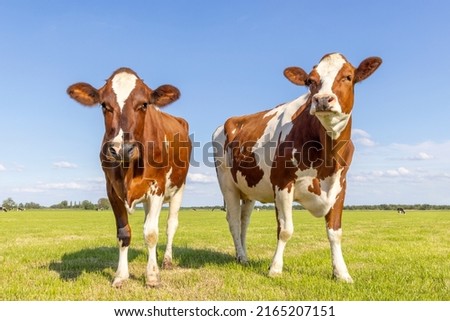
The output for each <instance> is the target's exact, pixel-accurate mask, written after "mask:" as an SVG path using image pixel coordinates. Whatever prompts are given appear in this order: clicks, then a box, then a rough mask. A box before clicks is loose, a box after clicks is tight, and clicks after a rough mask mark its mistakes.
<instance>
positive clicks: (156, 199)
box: [67, 68, 191, 287]
mask: <svg viewBox="0 0 450 321" xmlns="http://www.w3.org/2000/svg"><path fill="white" fill-rule="evenodd" d="M67 93H68V94H69V95H70V97H72V98H73V99H75V100H76V101H78V102H79V103H81V104H83V105H85V106H94V105H101V107H102V110H103V115H104V119H105V134H104V137H103V143H102V148H101V152H100V160H101V163H102V167H103V171H104V173H105V178H106V190H107V193H108V198H109V201H110V202H111V207H112V209H113V211H114V215H115V219H116V226H117V238H118V242H119V264H118V268H117V272H116V275H115V278H114V281H113V283H112V284H113V286H115V287H120V286H121V285H122V283H123V282H124V281H125V280H127V279H128V278H129V272H128V247H129V245H130V241H131V228H130V225H129V223H128V214H130V213H132V211H133V209H134V206H135V205H136V204H137V203H139V202H143V203H144V210H145V223H144V240H145V243H146V244H147V247H148V252H149V256H148V263H147V272H146V284H147V286H151V287H154V286H158V285H159V284H160V275H159V268H158V264H157V257H156V246H157V242H158V235H159V231H158V221H159V215H160V211H161V207H162V205H163V203H167V202H169V203H170V205H169V217H168V221H167V247H166V251H165V254H164V261H163V267H164V268H170V267H171V265H172V241H173V237H174V234H175V231H176V229H177V226H178V210H179V208H180V205H181V199H182V195H183V190H184V186H185V181H186V174H187V171H188V167H189V158H190V154H191V142H190V139H189V136H188V124H187V122H186V121H185V120H184V119H181V118H178V117H174V116H171V115H169V114H166V113H164V112H162V111H161V110H160V107H164V106H166V105H168V104H170V103H172V102H174V101H175V100H177V99H178V98H179V96H180V92H179V91H178V89H177V88H175V87H174V86H171V85H163V86H160V87H158V88H157V89H155V90H152V89H150V88H149V87H148V86H147V85H146V84H144V82H143V80H142V79H140V78H139V77H138V75H137V74H136V73H135V72H134V71H133V70H131V69H128V68H120V69H118V70H116V71H115V72H114V73H113V74H112V76H111V77H110V78H109V79H108V80H107V81H106V84H105V85H104V86H103V87H101V88H100V89H96V88H94V87H93V86H91V85H89V84H86V83H76V84H74V85H72V86H70V87H69V88H68V89H67Z"/></svg>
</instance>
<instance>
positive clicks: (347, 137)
mask: <svg viewBox="0 0 450 321" xmlns="http://www.w3.org/2000/svg"><path fill="white" fill-rule="evenodd" d="M351 125H352V120H351V117H349V119H348V120H347V122H346V126H345V128H343V129H342V131H341V132H340V133H339V135H337V137H336V136H334V133H333V132H330V131H325V130H324V131H323V132H322V135H321V138H320V140H321V144H322V146H323V152H324V153H325V155H323V159H325V160H327V161H328V162H329V163H328V164H326V167H330V168H334V169H338V168H341V167H348V166H350V163H351V161H352V157H353V143H352V141H351Z"/></svg>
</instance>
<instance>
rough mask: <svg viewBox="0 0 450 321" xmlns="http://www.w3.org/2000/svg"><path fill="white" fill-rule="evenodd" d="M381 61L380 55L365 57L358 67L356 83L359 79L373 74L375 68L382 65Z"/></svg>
mask: <svg viewBox="0 0 450 321" xmlns="http://www.w3.org/2000/svg"><path fill="white" fill-rule="evenodd" d="M381 63H382V60H381V58H379V57H369V58H367V59H364V60H363V61H362V62H361V63H360V64H359V66H358V68H356V71H355V83H357V82H358V81H362V80H364V79H366V78H367V77H369V76H370V75H371V74H373V73H374V72H375V70H377V69H378V67H380V65H381Z"/></svg>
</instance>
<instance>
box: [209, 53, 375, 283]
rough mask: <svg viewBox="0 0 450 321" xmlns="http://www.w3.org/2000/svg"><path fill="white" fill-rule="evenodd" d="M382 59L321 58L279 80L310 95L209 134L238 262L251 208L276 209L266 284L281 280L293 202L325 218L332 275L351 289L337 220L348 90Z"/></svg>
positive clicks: (345, 161)
mask: <svg viewBox="0 0 450 321" xmlns="http://www.w3.org/2000/svg"><path fill="white" fill-rule="evenodd" d="M380 64H381V59H380V58H378V57H371V58H367V59H365V60H364V61H363V62H361V64H360V65H359V67H358V68H355V67H353V66H352V65H351V64H350V63H349V62H348V61H347V59H346V58H345V57H344V56H343V55H341V54H338V53H334V54H328V55H325V56H324V57H323V58H322V59H321V60H320V62H319V64H318V65H317V66H315V67H314V68H313V70H312V71H311V72H310V73H309V74H307V73H306V72H305V71H304V70H303V69H301V68H298V67H289V68H287V69H286V70H285V71H284V75H285V76H286V77H287V79H289V80H290V81H291V82H293V83H294V84H296V85H299V86H303V85H305V86H307V87H308V88H309V91H308V92H307V93H306V94H304V95H303V96H301V97H299V98H297V99H295V100H294V101H292V102H289V103H286V104H282V105H280V106H278V107H276V108H274V109H271V110H266V111H263V112H259V113H256V114H252V115H246V116H240V117H232V118H230V119H228V120H227V121H226V122H225V124H224V125H223V126H220V127H219V128H218V129H217V130H216V131H215V133H214V134H213V144H214V146H215V162H216V169H217V175H218V179H219V185H220V188H221V190H222V193H223V196H224V199H225V202H226V204H227V220H228V224H229V227H230V231H231V234H232V237H233V241H234V245H235V248H236V258H237V260H238V262H241V263H246V262H247V252H246V233H247V227H248V224H249V220H250V214H251V211H252V209H253V207H254V204H255V201H261V202H275V208H276V216H277V222H278V244H277V248H276V251H275V254H274V256H273V260H272V263H271V265H270V271H269V275H270V276H275V275H278V274H281V273H282V269H283V252H284V249H285V246H286V243H287V241H288V240H289V239H290V238H291V236H292V233H293V231H294V225H293V223H292V202H293V201H298V202H300V203H301V204H302V205H303V206H304V207H305V208H306V209H307V210H308V211H309V212H311V214H312V215H314V216H316V217H325V221H326V230H327V234H328V239H329V241H330V246H331V255H332V264H333V275H334V277H336V278H337V279H338V280H343V281H345V282H352V278H351V276H350V274H349V273H348V270H347V266H346V264H345V262H344V258H343V256H342V250H341V237H342V229H341V217H342V208H343V204H344V198H345V189H346V174H347V171H348V169H349V166H350V163H351V160H352V155H353V149H354V147H353V143H352V142H351V137H350V136H351V133H350V132H351V123H352V118H351V116H352V108H353V98H354V92H353V89H354V85H355V84H356V83H357V82H360V81H362V80H364V79H366V78H367V77H369V76H370V75H371V74H372V73H373V72H374V71H375V70H376V69H377V68H378V67H379V66H380Z"/></svg>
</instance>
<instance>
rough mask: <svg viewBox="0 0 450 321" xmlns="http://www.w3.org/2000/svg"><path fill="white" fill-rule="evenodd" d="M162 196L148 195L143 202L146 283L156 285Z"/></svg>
mask: <svg viewBox="0 0 450 321" xmlns="http://www.w3.org/2000/svg"><path fill="white" fill-rule="evenodd" d="M163 200H164V197H163V196H158V195H151V196H149V198H148V200H147V202H144V209H145V213H146V216H145V223H144V240H145V244H146V245H147V249H148V262H147V270H146V285H147V286H149V287H157V286H159V285H160V282H161V281H160V276H159V268H158V262H157V254H156V246H157V244H158V234H159V231H158V221H159V214H160V212H161V207H162V204H163Z"/></svg>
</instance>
